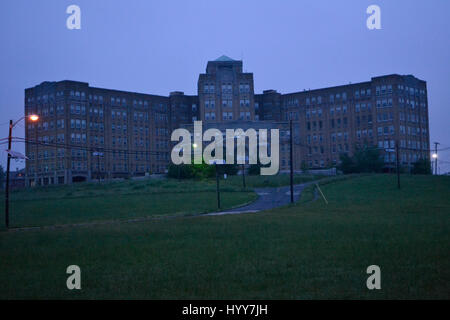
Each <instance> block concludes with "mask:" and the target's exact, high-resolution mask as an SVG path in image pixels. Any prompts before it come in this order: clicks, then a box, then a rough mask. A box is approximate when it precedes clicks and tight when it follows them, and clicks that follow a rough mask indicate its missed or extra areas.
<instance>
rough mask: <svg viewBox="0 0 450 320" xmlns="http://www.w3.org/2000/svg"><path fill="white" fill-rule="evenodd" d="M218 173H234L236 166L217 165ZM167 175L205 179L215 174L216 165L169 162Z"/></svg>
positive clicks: (176, 177) (179, 177)
mask: <svg viewBox="0 0 450 320" xmlns="http://www.w3.org/2000/svg"><path fill="white" fill-rule="evenodd" d="M217 167H218V171H219V174H224V173H226V174H227V175H236V174H237V172H238V170H239V169H238V166H237V165H234V164H225V165H218V166H217ZM167 176H168V177H170V178H175V179H193V178H197V179H206V178H212V177H215V176H216V166H215V165H210V164H206V163H202V164H180V165H175V164H173V163H171V164H170V165H169V170H168V172H167Z"/></svg>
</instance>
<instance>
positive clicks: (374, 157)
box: [339, 145, 384, 174]
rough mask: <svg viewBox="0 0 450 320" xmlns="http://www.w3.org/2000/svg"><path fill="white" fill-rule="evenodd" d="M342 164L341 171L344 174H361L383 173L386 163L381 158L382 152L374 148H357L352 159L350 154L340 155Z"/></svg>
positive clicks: (365, 146)
mask: <svg viewBox="0 0 450 320" xmlns="http://www.w3.org/2000/svg"><path fill="white" fill-rule="evenodd" d="M340 160H341V164H340V165H339V170H341V171H342V172H343V173H345V174H347V173H361V172H381V171H382V170H383V166H384V162H383V159H382V158H381V156H380V151H379V150H378V149H377V148H374V147H368V146H367V145H364V146H363V147H359V148H356V151H355V153H354V154H353V156H352V157H350V156H349V155H348V154H341V155H340Z"/></svg>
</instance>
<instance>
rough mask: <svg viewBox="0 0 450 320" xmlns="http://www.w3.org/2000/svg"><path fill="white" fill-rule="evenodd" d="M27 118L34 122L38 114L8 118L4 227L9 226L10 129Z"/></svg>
mask: <svg viewBox="0 0 450 320" xmlns="http://www.w3.org/2000/svg"><path fill="white" fill-rule="evenodd" d="M25 118H28V119H30V120H31V121H33V122H35V121H38V120H39V116H38V115H36V114H31V115H27V116H23V117H22V118H20V119H19V120H17V121H16V122H13V121H12V120H9V135H8V150H7V152H8V160H7V162H6V185H5V225H6V228H8V227H9V168H10V166H11V156H12V154H14V153H13V152H12V150H11V140H12V129H13V128H14V127H15V126H16V124H18V123H19V122H20V121H21V120H23V119H25Z"/></svg>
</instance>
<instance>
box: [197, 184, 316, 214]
mask: <svg viewBox="0 0 450 320" xmlns="http://www.w3.org/2000/svg"><path fill="white" fill-rule="evenodd" d="M311 183H314V182H308V183H302V184H297V185H294V202H296V201H298V199H299V197H300V194H301V192H302V191H303V189H305V187H307V186H309V185H310V184H311ZM254 190H255V192H256V194H257V195H258V198H257V199H256V200H255V201H254V202H252V203H249V204H247V205H245V206H242V207H238V208H235V209H231V210H227V211H218V212H212V213H207V214H203V215H202V216H221V215H225V214H241V213H255V212H259V211H262V210H268V209H274V208H278V207H282V206H285V205H287V204H289V203H290V201H291V188H290V186H285V187H278V188H256V189H254Z"/></svg>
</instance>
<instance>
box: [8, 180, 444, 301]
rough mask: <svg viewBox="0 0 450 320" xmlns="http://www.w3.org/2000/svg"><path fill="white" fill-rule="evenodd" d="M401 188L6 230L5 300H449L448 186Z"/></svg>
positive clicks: (340, 186)
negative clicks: (261, 207)
mask: <svg viewBox="0 0 450 320" xmlns="http://www.w3.org/2000/svg"><path fill="white" fill-rule="evenodd" d="M402 186H403V188H402V189H401V190H397V189H396V178H395V176H389V175H370V176H363V177H357V178H354V179H349V180H343V181H339V182H335V183H329V184H324V185H322V186H321V188H322V190H323V192H324V194H325V196H326V197H327V199H328V201H329V204H328V205H325V204H324V202H323V201H322V200H320V199H318V200H317V201H314V202H312V201H307V200H311V199H312V197H311V193H310V192H305V198H303V200H302V201H301V202H300V203H299V204H296V205H294V206H288V207H284V208H281V209H275V210H270V211H266V212H261V213H257V214H244V215H228V216H212V217H202V216H200V217H182V218H176V219H167V220H154V221H147V222H140V223H127V224H112V225H103V226H90V227H78V228H67V229H54V230H44V231H43V230H40V231H38V230H37V231H23V232H10V231H9V232H0V298H1V299H5V298H65V299H72V298H89V299H93V298H132V299H136V298H152V299H161V298H168V299H181V298H184V299H314V298H321V299H332V298H338V299H355V298H364V299H387V298H392V299H418V298H424V299H429V298H438V299H449V298H450V285H449V283H450V257H449V252H450V197H449V194H450V179H449V178H448V177H431V176H428V177H427V176H403V177H402ZM234 194H235V193H233V195H234ZM236 194H237V193H236ZM196 197H197V196H196V195H195V196H193V198H194V199H197V198H196ZM72 264H76V265H79V266H80V268H81V270H82V271H81V272H82V290H80V291H69V290H67V289H66V285H65V283H66V279H67V278H66V277H67V275H66V273H65V270H66V267H67V266H68V265H72ZM372 264H376V265H379V266H380V267H381V287H382V289H381V290H375V291H369V290H368V289H367V288H366V279H367V277H368V275H367V274H366V268H367V267H368V266H369V265H372Z"/></svg>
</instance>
